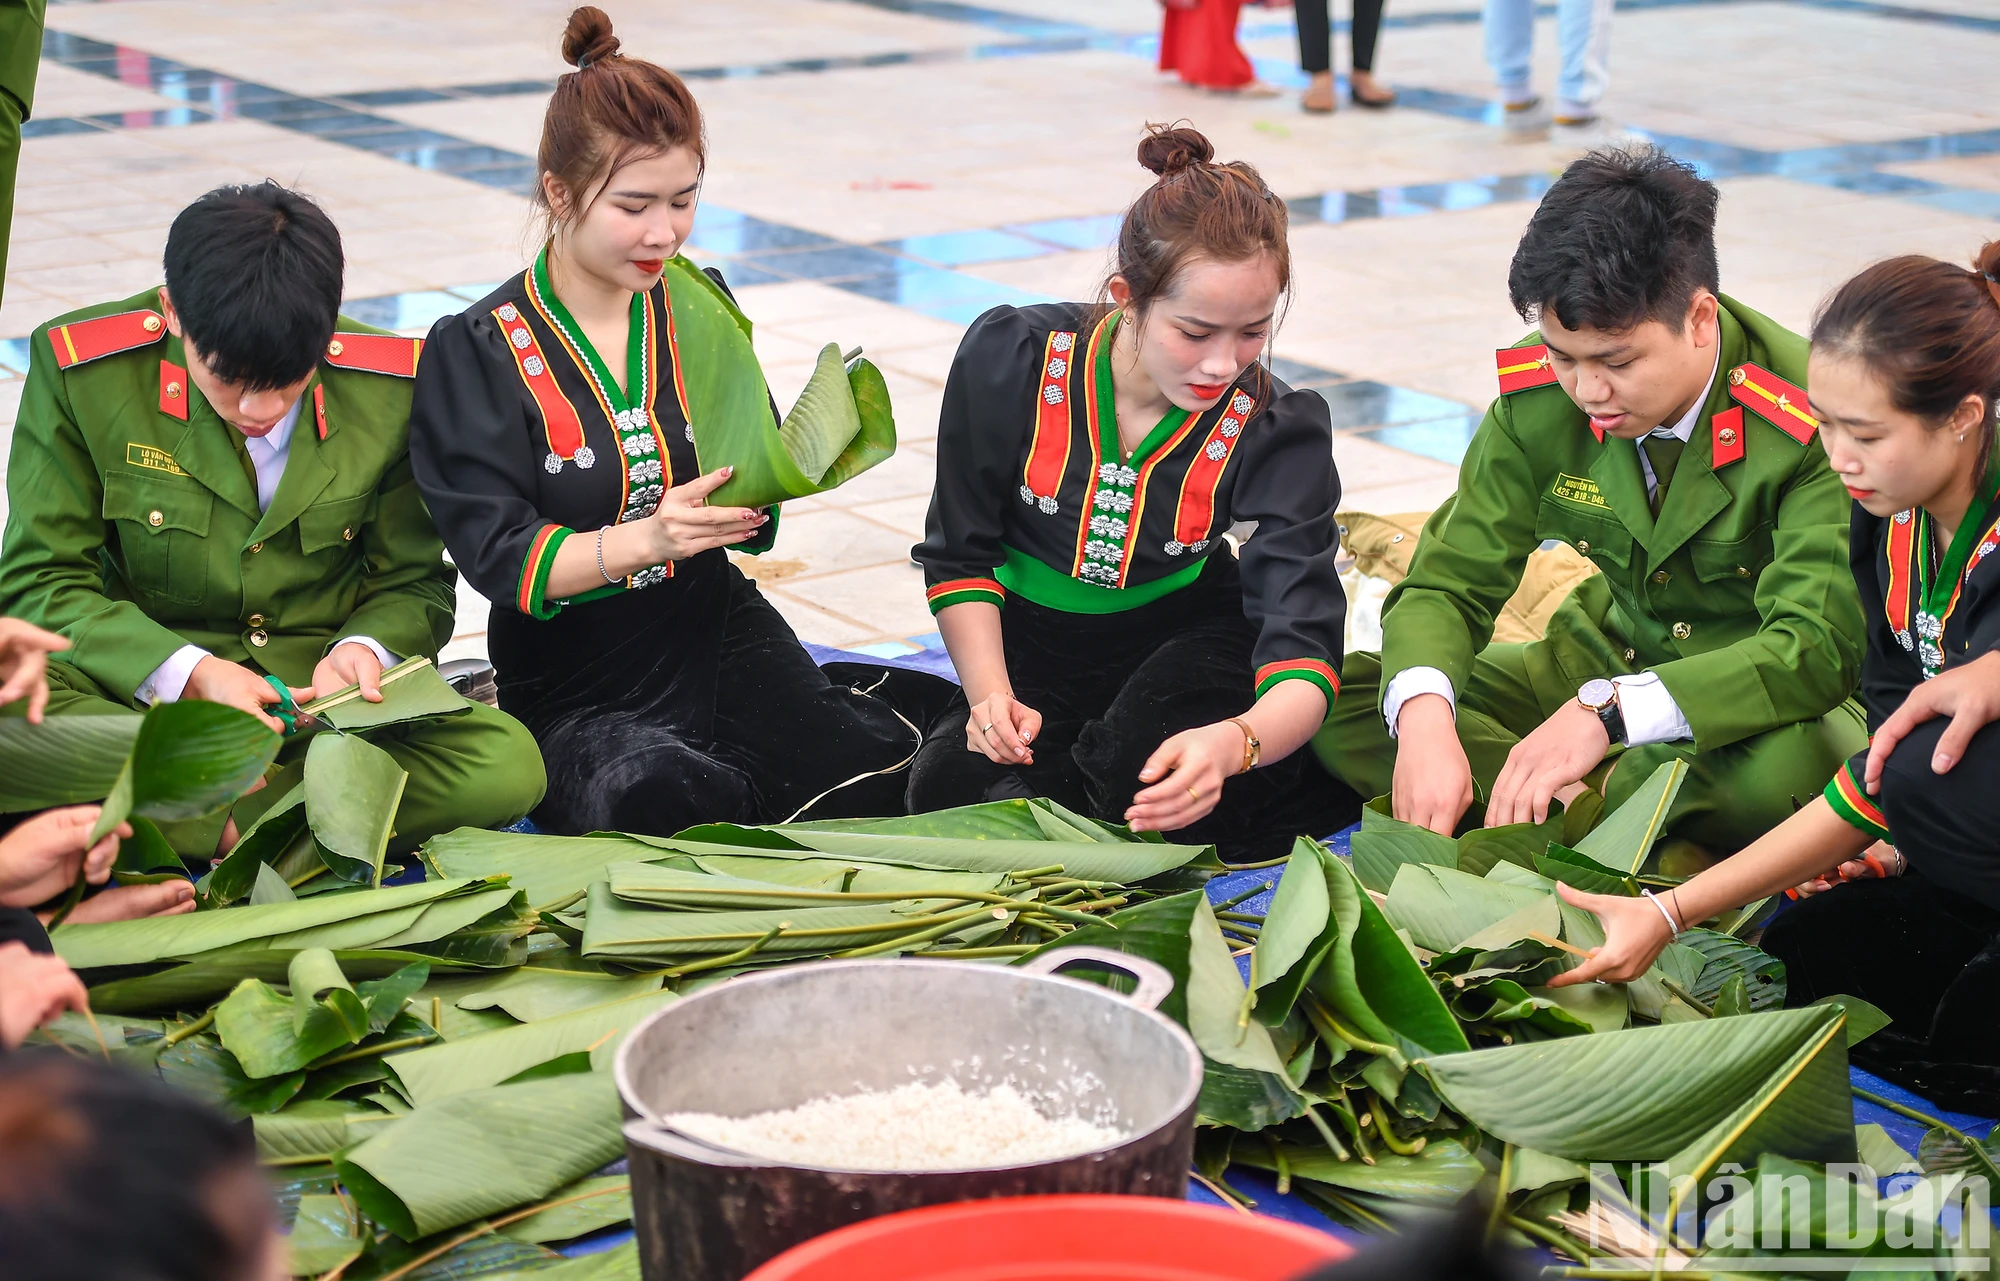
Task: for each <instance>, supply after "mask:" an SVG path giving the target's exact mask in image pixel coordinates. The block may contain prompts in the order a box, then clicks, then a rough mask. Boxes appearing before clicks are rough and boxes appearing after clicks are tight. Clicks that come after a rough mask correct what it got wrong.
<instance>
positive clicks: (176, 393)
mask: <svg viewBox="0 0 2000 1281" xmlns="http://www.w3.org/2000/svg"><path fill="white" fill-rule="evenodd" d="M180 398H181V385H180V384H179V383H168V384H167V399H168V400H179V399H180Z"/></svg>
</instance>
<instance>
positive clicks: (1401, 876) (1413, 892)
mask: <svg viewBox="0 0 2000 1281" xmlns="http://www.w3.org/2000/svg"><path fill="white" fill-rule="evenodd" d="M1546 897H1547V895H1544V894H1541V893H1539V892H1537V891H1535V890H1530V889H1525V888H1521V887H1517V886H1512V885H1506V884H1503V883H1501V882H1499V881H1495V880H1493V879H1491V878H1485V877H1478V876H1470V875H1468V874H1466V873H1464V872H1461V871H1458V870H1456V869H1455V868H1449V867H1428V866H1424V865H1422V864H1410V865H1406V866H1404V867H1403V868H1401V869H1399V870H1398V871H1397V873H1396V881H1395V884H1394V885H1392V886H1391V887H1390V888H1389V897H1388V898H1387V900H1385V901H1384V902H1383V904H1382V914H1383V915H1384V916H1386V917H1387V918H1388V919H1389V921H1390V923H1391V924H1393V925H1394V926H1395V927H1396V928H1397V929H1402V930H1408V931H1409V932H1410V938H1411V939H1412V940H1414V941H1415V943H1416V945H1417V946H1418V947H1421V948H1424V949H1426V950H1428V951H1432V952H1444V951H1449V950H1451V949H1452V948H1455V947H1458V946H1459V945H1461V944H1462V943H1464V942H1465V940H1467V939H1469V938H1471V937H1473V936H1474V935H1476V934H1478V933H1479V932H1480V931H1481V930H1483V929H1486V928H1487V927H1488V926H1490V925H1493V924H1496V923H1497V922H1500V921H1504V920H1506V919H1507V918H1508V917H1510V916H1513V915H1514V914H1515V913H1517V912H1519V911H1521V910H1522V909H1524V908H1527V907H1530V906H1531V905H1533V904H1534V903H1535V902H1536V901H1537V900H1538V899H1544V898H1546Z"/></svg>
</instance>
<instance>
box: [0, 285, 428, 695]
mask: <svg viewBox="0 0 2000 1281" xmlns="http://www.w3.org/2000/svg"><path fill="white" fill-rule="evenodd" d="M158 306H159V300H158V293H157V291H155V290H150V289H149V290H147V291H146V292H144V293H141V294H139V295H137V296H135V297H132V298H128V299H125V300H124V301H122V302H116V303H106V304H102V305H99V306H96V307H90V308H86V309H84V310H82V311H78V312H73V313H71V314H70V315H67V316H62V317H58V318H57V319H56V320H53V321H51V322H49V323H48V324H46V325H44V326H42V327H41V328H40V329H37V330H36V331H35V334H34V337H33V339H32V340H31V341H32V348H31V351H32V359H31V366H30V371H29V374H28V384H27V388H26V390H25V391H24V393H23V395H22V399H21V410H20V417H19V420H18V422H17V424H16V426H15V428H14V442H13V450H12V455H11V458H10V461H9V463H8V467H7V499H8V506H9V510H8V515H7V527H6V535H5V541H4V543H0V613H5V614H11V615H15V616H17V617H20V618H25V619H27V620H28V621H29V622H32V623H36V624H38V625H40V626H42V627H46V628H48V629H50V630H51V631H56V632H60V633H62V634H63V635H64V636H66V637H68V638H69V641H70V645H71V648H70V649H69V650H67V651H65V652H64V653H63V655H62V658H63V661H65V662H67V663H70V664H71V665H73V666H75V667H77V668H79V669H80V670H81V671H82V672H83V673H84V674H85V675H87V676H89V677H91V678H92V679H93V680H95V681H97V682H98V683H99V684H100V685H103V686H104V687H105V688H106V689H107V690H109V691H110V692H111V693H112V694H113V695H114V696H115V697H117V698H119V699H122V700H124V701H127V702H130V701H131V700H132V698H133V692H134V691H135V690H136V689H137V688H138V687H139V685H140V684H141V683H142V682H144V681H145V679H146V677H147V676H149V675H150V674H151V673H152V672H153V670H154V669H155V668H157V667H158V666H159V665H160V664H161V663H162V662H164V661H166V659H167V658H168V657H170V656H171V655H172V654H173V653H174V652H175V651H176V650H178V649H180V648H181V646H182V645H184V644H194V645H199V646H201V647H202V648H204V649H206V650H208V651H209V652H211V653H213V654H215V655H216V656H217V657H219V658H224V659H228V660H230V661H233V662H243V661H246V660H247V661H250V662H254V663H255V664H256V665H257V666H258V667H260V668H262V669H263V670H265V671H268V672H270V673H272V674H273V675H276V676H278V677H280V678H281V679H283V680H284V681H286V682H287V683H289V684H292V685H304V684H306V683H307V682H308V681H309V680H310V679H311V677H312V670H313V667H314V665H315V664H316V663H317V662H318V661H319V659H320V658H321V656H322V655H323V654H324V653H325V652H326V650H327V649H328V647H329V646H330V645H332V643H333V642H334V641H336V640H339V639H340V638H342V637H345V636H354V635H363V636H369V637H372V638H374V639H375V640H376V641H378V642H380V643H381V644H382V645H383V646H385V647H387V648H388V649H389V650H390V651H392V652H393V653H395V654H396V655H398V656H403V657H407V656H409V655H413V654H423V655H426V656H430V657H435V656H436V654H437V651H438V647H439V646H440V645H442V644H443V643H444V642H445V641H446V640H447V639H449V638H450V635H451V627H452V617H453V598H454V592H455V586H456V581H457V575H456V574H455V572H454V571H453V570H452V569H451V567H450V566H448V565H447V564H446V563H445V560H444V546H443V543H442V542H440V541H439V538H438V534H437V531H436V529H435V528H433V526H432V524H431V520H430V516H429V515H428V514H427V513H426V512H425V510H424V505H423V500H422V499H421V498H420V497H419V495H418V493H417V486H416V482H415V480H414V479H413V477H412V475H411V471H410V455H409V413H410V389H411V385H412V381H413V379H414V377H415V374H416V362H417V354H418V350H419V343H418V341H417V340H416V339H411V338H399V337H396V336H394V335H390V334H385V333H384V332H383V331H381V330H375V329H369V328H367V327H366V326H362V325H358V324H355V323H353V322H351V321H348V320H346V319H344V318H343V319H342V320H341V321H340V322H339V324H338V326H337V332H336V333H335V334H334V337H333V340H332V341H331V342H329V343H328V344H327V354H326V356H325V358H324V359H323V360H322V361H321V363H320V365H319V367H318V369H317V370H316V371H315V372H314V374H313V376H312V379H311V381H310V382H309V383H308V384H307V386H306V390H305V393H304V397H303V399H302V400H301V403H300V406H299V421H298V425H297V427H296V428H294V429H293V432H292V437H291V445H290V453H289V455H288V456H287V459H286V463H285V470H284V475H283V477H282V479H281V480H280V482H279V484H278V488H277V492H276V493H275V495H274V496H273V497H272V500H271V505H270V508H269V510H268V511H264V512H261V513H260V512H259V511H258V505H257V488H256V485H255V484H254V482H253V480H252V476H253V474H254V473H253V472H252V470H251V468H250V465H249V461H248V456H247V455H246V454H245V453H244V452H243V451H242V449H241V447H240V446H239V445H238V444H237V443H236V441H234V440H232V435H233V434H234V433H235V432H236V429H235V428H234V427H232V426H230V425H229V424H228V423H226V422H224V421H223V420H222V419H221V418H220V417H218V416H217V415H216V413H215V411H214V410H213V409H211V408H210V407H209V404H208V401H207V400H206V398H205V397H203V396H202V395H201V394H200V393H199V391H197V390H196V389H195V387H194V385H193V384H192V383H190V382H189V381H188V378H187V370H186V365H187V357H186V355H185V354H184V352H183V349H182V345H181V341H180V339H178V338H175V337H173V336H171V335H170V334H168V333H167V331H166V326H165V324H164V323H163V320H162V317H161V315H160V313H159V311H158V310H157V309H158Z"/></svg>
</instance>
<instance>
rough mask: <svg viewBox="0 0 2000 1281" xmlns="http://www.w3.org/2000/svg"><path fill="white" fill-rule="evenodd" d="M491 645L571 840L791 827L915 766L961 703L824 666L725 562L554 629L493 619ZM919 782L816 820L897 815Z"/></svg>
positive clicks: (554, 817) (894, 680) (568, 615)
mask: <svg viewBox="0 0 2000 1281" xmlns="http://www.w3.org/2000/svg"><path fill="white" fill-rule="evenodd" d="M490 635H491V637H492V646H493V653H494V662H495V666H496V667H497V668H498V670H499V677H500V705H501V707H502V708H503V709H504V710H506V711H508V712H511V713H513V714H515V715H517V716H519V717H520V718H521V720H522V721H523V722H524V723H525V724H526V725H527V726H528V728H529V729H531V730H532V731H534V734H535V739H536V741H537V742H538V743H539V744H540V745H541V749H542V756H543V759H544V760H545V761H546V763H547V766H548V777H549V788H548V793H547V795H546V797H545V798H544V799H543V801H542V803H541V805H540V806H539V807H538V808H537V809H536V810H535V811H534V813H533V815H532V817H533V819H534V821H535V824H536V826H538V827H540V828H541V829H542V830H543V831H547V832H554V833H558V834H562V835H574V834H578V833H583V832H593V831H600V830H601V831H624V832H642V833H646V834H649V835H657V836H671V835H672V834H674V833H675V832H678V831H681V830H683V829H685V828H688V827H692V826H694V825H695V824H697V823H717V822H734V823H771V822H777V821H780V820H783V819H785V818H787V817H789V816H790V815H791V814H792V812H793V811H794V810H796V809H798V808H799V807H800V806H803V805H805V804H806V803H807V802H808V801H810V800H811V799H812V798H813V797H814V796H816V795H818V794H819V793H821V792H823V791H826V790H827V789H828V788H833V787H836V786H837V785H839V784H841V783H843V782H846V781H847V780H848V779H851V778H853V777H854V776H856V775H859V774H864V773H867V772H868V771H871V770H882V769H887V768H889V767H891V766H894V765H896V764H897V763H898V762H901V761H903V760H905V759H907V758H908V757H909V756H910V754H911V753H912V752H913V751H915V749H916V745H917V743H918V742H919V740H920V733H919V731H920V729H921V727H922V726H923V725H925V724H926V723H928V720H929V718H930V717H931V716H933V715H935V710H936V708H937V707H938V706H940V705H941V704H942V702H943V701H944V700H945V699H947V698H949V697H950V696H951V694H952V692H953V690H952V686H951V684H950V682H948V681H945V680H942V679H940V678H938V677H933V676H927V675H925V674H923V673H920V672H896V673H894V674H893V675H890V674H889V673H888V671H887V669H870V668H863V667H860V666H859V665H856V666H854V667H851V668H850V667H848V666H846V665H836V666H837V667H838V670H822V669H821V668H819V667H817V666H816V665H814V663H813V660H812V658H811V656H810V655H808V654H807V653H806V651H805V650H804V649H803V648H802V647H801V646H800V645H799V641H798V637H797V636H796V635H794V634H793V632H792V629H791V627H790V625H788V624H787V623H786V622H785V620H784V618H783V617H782V616H780V615H779V613H778V611H777V610H776V609H774V608H772V606H771V604H770V602H769V601H767V600H765V599H764V597H763V595H762V594H761V593H760V592H758V590H757V586H756V584H755V583H753V582H751V581H750V580H749V579H747V578H745V577H744V576H743V574H742V573H741V572H740V571H739V570H737V569H736V567H735V566H733V565H731V564H730V563H729V562H728V560H727V559H726V558H724V557H723V556H722V555H721V553H719V552H718V553H704V554H703V555H702V556H700V557H695V558H693V559H691V560H688V561H684V562H682V563H681V566H680V572H678V573H677V574H676V576H675V577H674V578H673V579H671V580H669V581H668V582H667V583H664V584H661V585H660V586H657V587H651V588H647V589H645V590H643V591H634V592H626V593H623V594H621V595H618V596H614V597H611V598H608V599H604V600H599V601H594V602H588V603H586V604H583V605H580V606H572V607H570V608H569V609H567V610H564V611H563V613H561V614H559V615H558V616H557V617H556V618H555V619H553V620H547V621H537V620H531V619H525V618H523V617H522V616H521V615H519V614H514V613H512V612H511V611H504V610H503V609H502V608H500V607H496V608H495V610H494V612H493V623H492V631H491V633H490ZM842 678H845V679H842ZM933 688H934V690H935V692H934V693H929V694H927V693H926V691H928V690H931V689H933ZM864 691H865V692H864ZM902 699H907V700H908V706H907V707H905V708H901V709H899V708H898V707H896V706H895V703H896V702H897V701H899V700H902ZM899 710H900V712H901V715H900V716H899V714H898V713H899ZM906 786H907V779H906V778H905V777H904V775H903V773H902V771H900V770H898V771H896V772H894V773H892V774H889V775H885V776H880V777H874V778H868V779H863V780H861V781H859V782H856V783H853V784H852V785H850V786H847V787H843V788H841V789H840V790H838V791H835V792H833V793H832V794H831V795H829V796H827V797H826V798H825V799H824V800H822V801H820V802H818V803H817V804H815V805H813V806H812V807H811V809H810V810H809V811H808V812H807V813H806V814H804V815H803V816H802V817H807V818H841V817H848V816H864V815H865V816H872V815H880V814H899V813H902V812H903V810H902V806H903V793H904V789H905V787H906Z"/></svg>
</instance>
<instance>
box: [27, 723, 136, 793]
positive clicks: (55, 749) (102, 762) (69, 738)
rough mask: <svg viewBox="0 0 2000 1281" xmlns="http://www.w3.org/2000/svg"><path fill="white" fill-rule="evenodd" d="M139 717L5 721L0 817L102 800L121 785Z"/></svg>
mask: <svg viewBox="0 0 2000 1281" xmlns="http://www.w3.org/2000/svg"><path fill="white" fill-rule="evenodd" d="M140 720H141V718H140V717H139V716H137V715H123V714H117V715H106V716H51V717H49V718H47V719H46V720H44V721H43V722H42V723H41V724H40V725H30V724H29V723H28V718H27V717H25V716H7V717H0V814H19V813H24V812H27V811H30V810H42V809H48V808H50V807H52V806H56V805H75V804H77V803H79V802H81V801H96V800H102V799H103V798H104V797H105V796H106V795H108V794H109V793H110V791H111V788H112V786H113V785H114V784H115V783H117V781H118V774H119V771H120V770H122V769H123V768H124V767H125V757H126V756H127V755H128V754H129V753H130V752H131V750H132V740H133V739H135V738H137V737H138V735H139V722H140Z"/></svg>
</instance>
